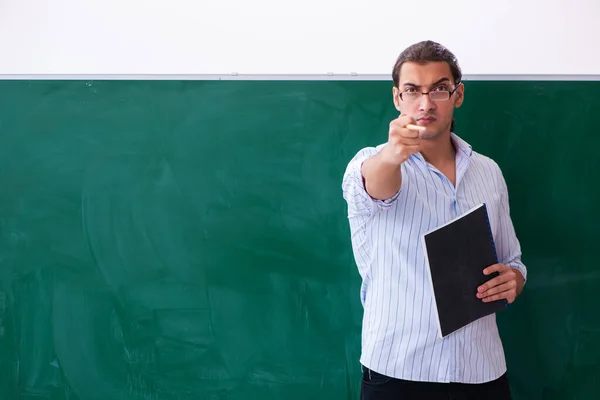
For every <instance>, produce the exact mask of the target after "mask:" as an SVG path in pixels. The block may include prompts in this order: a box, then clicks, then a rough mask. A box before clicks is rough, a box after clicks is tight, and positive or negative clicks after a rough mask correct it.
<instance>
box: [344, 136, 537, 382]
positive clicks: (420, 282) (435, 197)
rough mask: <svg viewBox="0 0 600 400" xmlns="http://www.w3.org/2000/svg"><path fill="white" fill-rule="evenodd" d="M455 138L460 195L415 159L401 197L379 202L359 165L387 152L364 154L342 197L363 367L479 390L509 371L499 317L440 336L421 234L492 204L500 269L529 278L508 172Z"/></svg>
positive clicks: (405, 172)
mask: <svg viewBox="0 0 600 400" xmlns="http://www.w3.org/2000/svg"><path fill="white" fill-rule="evenodd" d="M451 137H452V141H453V143H454V145H455V148H456V149H457V152H456V187H454V186H453V185H452V183H451V182H450V181H449V180H448V179H447V178H446V177H445V176H444V175H443V174H442V173H441V172H440V171H439V170H437V169H436V168H435V167H434V166H432V165H431V164H429V163H428V162H426V161H425V159H424V158H423V156H422V155H421V154H420V153H417V154H413V155H412V156H411V157H410V158H409V159H408V160H407V161H406V162H404V163H403V164H402V166H401V172H402V185H401V187H400V190H399V191H398V193H396V194H395V195H394V196H393V197H392V198H390V199H388V200H385V201H380V200H374V199H373V198H371V197H370V196H369V195H368V194H367V192H366V190H365V188H364V185H363V179H362V173H361V166H362V163H363V162H364V161H365V160H366V159H367V158H369V157H371V156H373V155H375V154H377V153H378V152H379V151H381V149H382V148H383V146H385V144H382V145H380V146H377V147H367V148H365V149H362V150H360V151H359V152H358V153H357V154H356V155H355V156H354V158H353V159H352V160H351V161H350V163H349V164H348V167H347V169H346V172H345V174H344V178H343V183H342V189H343V196H344V198H345V199H346V201H347V203H348V218H349V221H350V230H351V240H352V247H353V251H354V257H355V260H356V264H357V266H358V271H359V273H360V276H361V277H362V285H361V292H360V295H361V302H362V305H363V308H364V315H363V328H362V354H361V358H360V362H361V364H362V365H364V366H365V367H367V368H369V369H371V370H373V371H376V372H379V373H380V374H383V375H387V376H391V377H395V378H400V379H407V380H413V381H429V382H463V383H481V382H487V381H490V380H493V379H496V378H498V377H500V376H501V375H502V374H503V373H504V372H505V371H506V361H505V358H504V349H503V347H502V342H501V340H500V337H499V334H498V328H497V325H496V316H495V315H494V314H492V315H490V316H487V317H484V318H481V319H479V320H477V321H475V322H473V323H471V324H469V325H467V326H466V327H464V328H462V329H460V330H458V331H456V332H454V333H452V334H450V335H449V336H447V337H445V338H443V339H441V338H439V336H438V331H437V329H438V324H437V320H436V313H435V310H434V308H433V307H434V306H435V304H434V300H433V297H432V293H431V285H430V284H429V281H428V273H427V270H426V268H428V267H427V265H426V260H425V256H424V252H423V248H422V242H421V235H422V234H423V233H425V232H427V231H429V230H431V229H433V228H435V227H438V226H440V225H442V224H444V223H446V222H447V221H449V220H450V219H452V218H455V217H457V216H459V215H460V214H462V213H464V212H466V211H468V210H470V209H471V208H472V207H474V206H476V205H478V204H479V203H484V202H485V203H486V205H487V208H488V214H489V218H490V224H491V227H492V232H493V236H494V240H495V242H496V251H497V254H498V260H499V262H500V263H502V264H506V265H509V266H511V267H513V268H516V269H518V270H519V271H520V272H521V273H522V274H523V277H524V278H525V279H526V278H527V276H526V273H527V270H526V268H525V266H524V265H523V263H522V262H521V249H520V245H519V241H518V240H517V237H516V235H515V231H514V228H513V224H512V221H511V219H510V212H509V202H508V191H507V187H506V183H505V180H504V177H503V175H502V172H501V170H500V168H499V167H498V165H497V164H496V163H495V162H494V161H493V160H491V159H490V158H488V157H485V156H483V155H481V154H478V153H476V152H474V151H473V150H472V148H471V146H470V145H469V144H468V143H466V142H465V141H464V140H462V139H461V138H459V137H458V136H457V135H455V134H454V133H452V134H451ZM473 296H475V293H473Z"/></svg>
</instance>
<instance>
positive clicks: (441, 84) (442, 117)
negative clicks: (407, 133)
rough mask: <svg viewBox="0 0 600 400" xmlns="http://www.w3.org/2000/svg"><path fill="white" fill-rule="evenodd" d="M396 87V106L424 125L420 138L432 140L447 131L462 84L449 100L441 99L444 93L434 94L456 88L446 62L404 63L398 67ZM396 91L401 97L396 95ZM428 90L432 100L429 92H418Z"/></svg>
mask: <svg viewBox="0 0 600 400" xmlns="http://www.w3.org/2000/svg"><path fill="white" fill-rule="evenodd" d="M399 86H400V87H399V89H398V88H396V87H394V88H393V94H394V104H395V105H396V109H397V110H398V111H400V112H401V113H402V114H408V115H410V116H411V117H413V118H414V119H415V120H416V121H417V125H422V126H426V127H427V131H425V133H423V134H422V136H421V137H422V138H423V139H435V138H437V137H439V136H440V135H441V134H444V133H445V132H447V131H449V129H450V124H451V123H452V114H453V112H454V108H455V107H460V105H461V104H462V102H463V98H464V86H463V85H459V86H458V88H457V89H456V91H455V92H454V93H452V94H450V97H449V98H448V99H444V93H438V94H435V92H445V91H446V92H452V91H453V90H454V89H455V88H456V85H455V84H454V79H453V78H452V72H451V71H450V66H449V65H448V63H446V62H443V61H442V62H428V63H426V64H417V63H414V62H406V63H404V64H403V65H402V68H401V69H400V81H399ZM399 92H401V93H402V97H403V99H400V97H399V96H398V94H399ZM427 92H429V93H431V97H433V98H434V100H432V99H431V97H430V96H428V95H421V93H427ZM411 93H412V94H411ZM438 96H439V98H438ZM410 97H414V98H410ZM435 99H437V101H436V100H435Z"/></svg>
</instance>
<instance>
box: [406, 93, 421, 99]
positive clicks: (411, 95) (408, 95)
mask: <svg viewBox="0 0 600 400" xmlns="http://www.w3.org/2000/svg"><path fill="white" fill-rule="evenodd" d="M419 97H421V93H419V92H404V93H402V100H404V101H415V100H417V99H418V98H419Z"/></svg>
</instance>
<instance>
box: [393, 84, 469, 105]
mask: <svg viewBox="0 0 600 400" xmlns="http://www.w3.org/2000/svg"><path fill="white" fill-rule="evenodd" d="M460 85H462V82H458V83H457V84H456V86H455V87H454V89H452V90H450V91H448V90H441V91H439V92H437V93H444V92H446V93H448V98H447V99H444V100H433V99H432V98H431V95H430V93H431V91H429V92H420V93H421V98H423V96H424V95H427V96H429V100H431V101H434V102H439V101H448V100H450V97H452V95H453V94H454V92H456V90H457V89H458V88H459V87H460ZM404 93H406V92H401V91H400V90H398V97H399V98H400V100H402V101H406V102H415V101H418V100H417V99H415V100H404V99H403V98H402V94H404ZM411 93H419V92H411ZM419 100H420V99H419Z"/></svg>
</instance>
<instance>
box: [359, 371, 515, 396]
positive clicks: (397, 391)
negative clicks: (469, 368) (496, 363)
mask: <svg viewBox="0 0 600 400" xmlns="http://www.w3.org/2000/svg"><path fill="white" fill-rule="evenodd" d="M360 398H361V400H413V399H418V400H438V399H439V400H510V399H511V397H510V386H509V384H508V377H507V375H506V374H504V375H502V376H501V377H500V378H498V379H496V380H494V381H491V382H486V383H480V384H468V383H435V382H415V381H406V380H402V379H395V378H390V377H388V376H384V375H381V374H378V373H377V372H375V371H369V369H368V368H366V367H363V378H362V383H361V394H360Z"/></svg>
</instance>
